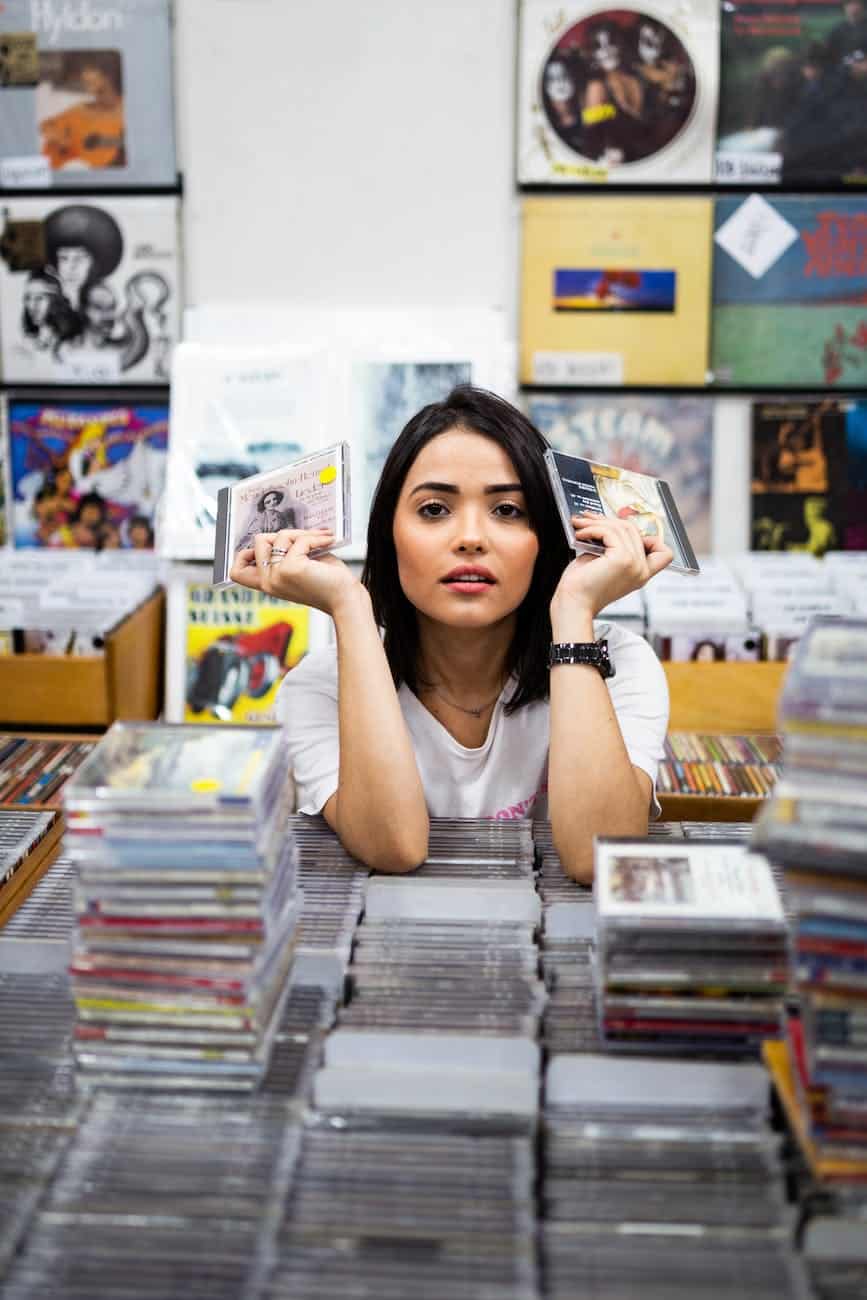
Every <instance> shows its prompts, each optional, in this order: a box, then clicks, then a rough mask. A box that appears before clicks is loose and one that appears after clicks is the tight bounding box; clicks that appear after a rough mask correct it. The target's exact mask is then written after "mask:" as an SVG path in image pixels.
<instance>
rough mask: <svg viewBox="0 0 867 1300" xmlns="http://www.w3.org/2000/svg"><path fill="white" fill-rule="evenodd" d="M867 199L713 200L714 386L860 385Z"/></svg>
mask: <svg viewBox="0 0 867 1300" xmlns="http://www.w3.org/2000/svg"><path fill="white" fill-rule="evenodd" d="M865 228H867V197H855V196H853V195H846V194H834V195H827V196H826V195H795V194H793V195H788V194H787V195H774V196H773V197H769V196H767V195H761V194H750V195H749V196H748V197H746V198H744V197H742V196H738V197H734V196H732V197H725V198H719V199H717V200H716V212H715V234H714V267H713V328H712V346H711V366H712V370H713V382H714V383H715V384H719V385H721V386H726V385H737V386H743V387H755V388H758V389H760V390H761V389H762V388H767V387H768V386H769V385H793V386H797V387H801V388H803V387H807V386H809V385H815V386H816V387H817V388H820V389H824V388H834V387H839V388H863V387H867V307H865V303H864V276H865V272H867V239H865V234H864V232H865Z"/></svg>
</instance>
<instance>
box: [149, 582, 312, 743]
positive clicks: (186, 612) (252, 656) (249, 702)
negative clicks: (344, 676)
mask: <svg viewBox="0 0 867 1300" xmlns="http://www.w3.org/2000/svg"><path fill="white" fill-rule="evenodd" d="M209 579H210V574H209V572H208V570H207V568H204V569H202V570H197V569H195V568H193V567H192V566H189V567H186V568H183V567H182V568H180V569H178V568H176V569H174V570H173V572H172V575H171V577H170V580H169V595H168V626H167V664H166V720H167V721H168V722H230V723H231V722H239V723H251V722H255V723H259V722H274V721H276V718H275V714H274V706H275V700H276V697H277V691H278V690H279V687H280V683H281V682H282V681H283V678H284V677H285V676H286V674H287V672H289V671H290V670H291V669H292V668H294V667H295V665H296V664H298V663H300V661H301V659H302V658H303V657H304V655H305V654H307V652H308V651H309V650H311V649H313V648H316V647H317V646H322V645H325V644H327V640H328V634H327V624H328V619H327V618H326V616H325V615H324V614H322V613H320V612H319V611H318V610H311V609H308V608H307V606H306V605H295V604H292V603H290V602H288V601H285V600H278V599H277V598H276V597H274V596H267V595H265V593H264V592H261V591H253V590H252V589H251V588H249V587H235V586H232V587H226V588H214V587H213V586H211V583H210V580H209Z"/></svg>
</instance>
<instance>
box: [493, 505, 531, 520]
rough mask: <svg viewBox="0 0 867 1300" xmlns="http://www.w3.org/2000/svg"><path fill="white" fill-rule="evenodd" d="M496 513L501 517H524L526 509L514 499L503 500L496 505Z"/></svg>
mask: <svg viewBox="0 0 867 1300" xmlns="http://www.w3.org/2000/svg"><path fill="white" fill-rule="evenodd" d="M494 514H497V515H499V516H500V518H501V519H523V518H524V517H525V516H524V511H523V510H522V509H521V507H520V506H516V505H515V503H514V501H501V502H500V503H499V505H496V506H494Z"/></svg>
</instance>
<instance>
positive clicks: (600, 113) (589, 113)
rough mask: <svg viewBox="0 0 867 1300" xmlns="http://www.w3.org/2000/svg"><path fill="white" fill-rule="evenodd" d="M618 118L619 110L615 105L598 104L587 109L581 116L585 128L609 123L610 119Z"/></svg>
mask: <svg viewBox="0 0 867 1300" xmlns="http://www.w3.org/2000/svg"><path fill="white" fill-rule="evenodd" d="M616 116H617V109H616V108H615V107H614V105H613V104H596V105H595V106H594V107H593V108H585V109H584V111H583V112H582V114H581V121H582V122H583V123H584V125H585V126H592V125H593V124H594V123H595V122H607V121H608V120H609V119H610V118H612V117H616Z"/></svg>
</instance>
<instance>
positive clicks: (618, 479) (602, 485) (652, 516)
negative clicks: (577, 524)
mask: <svg viewBox="0 0 867 1300" xmlns="http://www.w3.org/2000/svg"><path fill="white" fill-rule="evenodd" d="M545 464H546V466H547V469H548V475H549V477H550V479H551V487H552V489H553V491H554V498H555V500H556V502H557V508H558V510H559V511H560V518H561V519H562V521H563V529H564V531H565V533H566V540H567V542H568V543H569V545H570V546H571V547H572V549H573V550H575V551H578V552H581V553H584V554H587V555H603V554H604V553H605V547H604V546H602V545H600V544H597V543H595V542H578V541H576V540H575V528H574V525H573V524H572V516H573V515H579V514H594V515H607V516H608V518H609V519H629V520H630V521H631V522H632V523H633V524H634V525H635V526H636V527H637V528H638V531H639V532H640V533H641V535H642V536H643V537H661V538H662V540H663V542H664V543H665V545H666V546H669V547H670V548H671V549H672V551H673V552H674V560H673V561H672V564H671V567H672V569H675V570H677V571H679V572H681V573H698V571H699V568H698V561H697V560H696V558H695V552H694V551H693V549H692V546H691V545H690V541H689V538H688V537H687V534H686V529H685V528H684V526H683V520H682V519H681V517H680V514H679V512H678V509H677V506H676V505H675V503H674V497H673V496H672V495H671V490H670V488H669V486H668V484H667V483H666V482H665V481H664V480H663V479H658V478H651V477H650V476H649V475H647V474H636V473H635V472H634V471H630V470H623V469H619V468H617V467H616V466H614V465H602V464H600V463H599V462H598V461H592V460H584V459H582V458H580V457H578V456H566V455H564V454H563V452H559V451H552V450H551V449H550V448H549V450H548V451H546V452H545Z"/></svg>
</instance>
